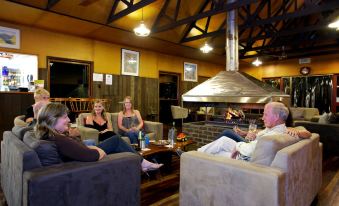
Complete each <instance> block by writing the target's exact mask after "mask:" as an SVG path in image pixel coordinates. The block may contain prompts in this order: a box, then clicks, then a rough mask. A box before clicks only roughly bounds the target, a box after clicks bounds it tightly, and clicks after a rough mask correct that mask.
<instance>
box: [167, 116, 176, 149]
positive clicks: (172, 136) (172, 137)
mask: <svg viewBox="0 0 339 206" xmlns="http://www.w3.org/2000/svg"><path fill="white" fill-rule="evenodd" d="M176 136H177V129H175V122H173V126H172V128H171V129H169V131H168V142H169V145H170V146H171V147H173V146H174V141H175V139H176Z"/></svg>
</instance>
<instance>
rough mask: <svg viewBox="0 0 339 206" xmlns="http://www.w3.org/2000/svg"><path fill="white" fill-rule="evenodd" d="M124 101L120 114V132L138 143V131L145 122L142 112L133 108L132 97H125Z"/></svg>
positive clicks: (132, 141) (132, 142) (133, 142)
mask: <svg viewBox="0 0 339 206" xmlns="http://www.w3.org/2000/svg"><path fill="white" fill-rule="evenodd" d="M123 103H124V105H123V107H124V108H123V111H120V112H119V114H118V127H119V133H120V134H121V135H123V136H128V138H129V139H130V141H131V144H136V143H138V133H139V131H140V130H141V128H142V127H143V125H144V124H143V121H142V118H141V115H140V112H139V111H138V110H136V109H133V106H132V102H131V97H130V96H127V97H125V98H124V102H123Z"/></svg>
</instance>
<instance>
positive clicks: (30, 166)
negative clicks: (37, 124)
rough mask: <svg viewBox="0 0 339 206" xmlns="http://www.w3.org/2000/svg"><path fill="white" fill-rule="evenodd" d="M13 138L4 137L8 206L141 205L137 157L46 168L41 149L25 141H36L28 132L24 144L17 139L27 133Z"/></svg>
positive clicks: (121, 155)
mask: <svg viewBox="0 0 339 206" xmlns="http://www.w3.org/2000/svg"><path fill="white" fill-rule="evenodd" d="M13 132H15V134H16V135H15V134H14V133H13ZM13 132H11V131H5V132H4V136H3V141H2V142H1V164H2V165H1V184H2V188H3V192H4V195H5V198H6V200H7V203H8V205H15V206H21V205H30V206H39V205H52V206H54V205H55V206H56V205H58V206H59V205H60V206H64V205H72V206H76V205H79V206H84V205H103V206H106V205H139V204H140V157H139V156H138V155H135V154H132V153H118V154H112V155H108V156H107V157H105V158H104V159H103V160H100V161H97V162H75V161H74V162H67V163H59V164H56V165H51V166H42V164H41V163H42V162H41V158H39V156H38V153H37V152H36V148H38V147H39V144H34V145H36V146H34V147H31V146H32V144H30V143H29V142H27V141H26V140H27V139H29V138H31V139H34V138H33V137H30V136H29V135H31V134H32V133H31V132H26V134H25V137H24V141H22V140H21V139H20V138H21V137H19V136H17V135H20V134H22V133H21V132H20V131H13ZM27 136H28V137H27ZM37 141H39V140H37ZM126 171H128V172H126Z"/></svg>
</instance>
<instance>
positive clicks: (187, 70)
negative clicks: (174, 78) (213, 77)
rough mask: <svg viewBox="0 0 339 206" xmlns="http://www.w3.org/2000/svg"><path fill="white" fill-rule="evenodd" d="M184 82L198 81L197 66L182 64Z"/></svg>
mask: <svg viewBox="0 0 339 206" xmlns="http://www.w3.org/2000/svg"><path fill="white" fill-rule="evenodd" d="M184 81H191V82H197V81H198V66H197V64H193V63H188V62H184Z"/></svg>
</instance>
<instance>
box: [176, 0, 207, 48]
mask: <svg viewBox="0 0 339 206" xmlns="http://www.w3.org/2000/svg"><path fill="white" fill-rule="evenodd" d="M210 3H211V0H205V1H204V2H203V3H202V4H201V6H200V8H199V10H198V13H202V12H203V11H204V10H205V9H206V8H207V6H208V4H210ZM211 4H212V5H213V2H212V3H211ZM196 23H197V21H194V22H192V23H190V24H188V25H186V28H185V29H184V32H183V35H182V37H181V38H180V41H179V43H182V40H183V39H185V38H187V36H188V34H189V33H190V32H191V30H192V29H193V28H194V27H195V26H196ZM201 33H202V34H205V33H207V31H206V32H205V31H201Z"/></svg>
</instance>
